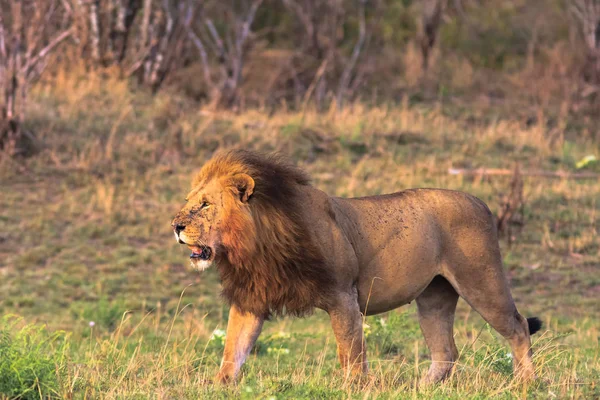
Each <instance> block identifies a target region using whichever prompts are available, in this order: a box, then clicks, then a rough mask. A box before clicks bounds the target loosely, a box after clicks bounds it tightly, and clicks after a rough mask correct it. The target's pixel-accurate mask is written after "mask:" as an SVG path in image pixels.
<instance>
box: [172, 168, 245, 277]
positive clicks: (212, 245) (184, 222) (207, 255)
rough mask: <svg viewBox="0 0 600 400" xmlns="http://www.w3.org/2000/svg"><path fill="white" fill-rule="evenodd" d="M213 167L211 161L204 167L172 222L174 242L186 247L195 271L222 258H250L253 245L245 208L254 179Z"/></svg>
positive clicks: (237, 172) (233, 171) (240, 173)
mask: <svg viewBox="0 0 600 400" xmlns="http://www.w3.org/2000/svg"><path fill="white" fill-rule="evenodd" d="M215 167H218V166H217V165H215V162H213V163H209V164H207V165H206V166H205V167H204V168H203V169H202V171H201V172H200V174H198V176H197V177H196V178H195V179H194V181H193V184H192V190H191V191H190V192H189V193H188V195H187V196H186V205H185V206H184V207H183V208H182V210H181V211H180V212H179V213H178V214H177V215H176V216H175V218H174V219H173V222H172V226H173V230H174V232H175V237H176V239H177V241H178V242H179V243H181V244H186V245H187V246H188V247H189V248H190V250H191V251H192V254H191V255H190V262H191V264H192V266H193V267H194V268H195V269H198V270H205V269H206V268H208V267H210V265H211V264H212V263H213V262H214V261H215V260H216V259H218V258H219V257H222V256H226V255H227V256H230V257H234V258H235V257H236V256H242V254H241V252H243V253H245V255H250V254H251V253H252V251H253V250H254V246H255V241H254V240H253V239H252V238H253V237H254V229H253V224H252V216H251V214H250V208H249V205H248V201H249V199H250V196H252V193H253V191H254V179H252V177H250V176H249V175H248V174H247V173H245V172H240V171H238V170H232V169H230V170H229V171H224V170H218V169H215ZM240 246H241V248H240ZM227 249H229V250H234V251H233V252H232V251H226V250H227ZM232 261H233V260H232Z"/></svg>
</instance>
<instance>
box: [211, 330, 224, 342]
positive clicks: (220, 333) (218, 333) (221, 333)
mask: <svg viewBox="0 0 600 400" xmlns="http://www.w3.org/2000/svg"><path fill="white" fill-rule="evenodd" d="M225 334H226V333H225V331H224V330H223V329H215V330H214V331H213V333H212V335H210V340H215V339H221V340H222V339H225Z"/></svg>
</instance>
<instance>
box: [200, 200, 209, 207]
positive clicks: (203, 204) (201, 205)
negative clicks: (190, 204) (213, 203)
mask: <svg viewBox="0 0 600 400" xmlns="http://www.w3.org/2000/svg"><path fill="white" fill-rule="evenodd" d="M209 205H210V204H208V202H206V201H203V202H202V204H200V208H206V207H208V206H209Z"/></svg>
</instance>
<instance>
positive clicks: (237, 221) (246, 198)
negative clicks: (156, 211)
mask: <svg viewBox="0 0 600 400" xmlns="http://www.w3.org/2000/svg"><path fill="white" fill-rule="evenodd" d="M308 183H309V179H308V177H307V176H306V175H305V174H304V172H302V171H301V170H299V169H298V168H296V167H294V166H292V165H290V164H287V163H286V162H284V161H282V160H281V159H279V158H278V157H275V156H268V157H267V156H263V155H260V154H257V153H252V152H248V151H244V150H234V151H230V152H225V153H219V154H217V155H215V156H214V157H213V158H212V159H211V160H210V161H209V162H208V163H206V164H205V165H204V167H202V169H201V170H200V173H199V174H198V175H197V176H196V177H195V178H194V180H193V182H192V189H191V191H190V192H189V193H188V195H187V197H186V200H187V203H186V205H185V206H184V207H183V209H182V210H181V211H180V212H179V213H178V214H177V215H176V216H175V218H174V219H173V222H172V226H173V230H174V232H175V237H176V239H177V241H178V242H179V243H181V244H186V245H187V246H188V247H189V248H190V249H191V250H192V254H191V256H190V259H191V263H192V266H193V267H194V268H196V269H198V270H204V269H206V268H208V267H209V266H211V265H212V264H213V263H214V264H216V265H217V267H218V270H219V274H220V275H221V282H222V284H223V294H224V295H225V297H226V298H227V299H228V300H229V301H230V303H235V304H236V305H238V306H239V307H240V308H241V309H242V310H245V311H250V312H254V313H255V314H264V315H269V314H271V313H272V312H275V313H281V312H283V310H284V309H285V310H286V311H287V312H288V313H294V314H301V313H304V312H308V311H310V309H311V308H312V306H313V305H314V302H315V300H316V299H317V297H318V296H316V295H315V294H314V293H315V292H318V291H323V289H326V288H327V287H328V285H329V284H330V282H331V280H330V279H329V277H328V275H329V274H328V273H327V272H326V268H325V267H324V265H323V257H322V255H321V253H320V251H319V250H318V248H317V247H316V246H315V245H314V243H312V241H311V240H310V238H309V235H308V234H307V232H306V227H305V224H304V222H303V217H302V213H301V204H299V201H298V199H297V198H298V188H299V187H303V186H307V185H308Z"/></svg>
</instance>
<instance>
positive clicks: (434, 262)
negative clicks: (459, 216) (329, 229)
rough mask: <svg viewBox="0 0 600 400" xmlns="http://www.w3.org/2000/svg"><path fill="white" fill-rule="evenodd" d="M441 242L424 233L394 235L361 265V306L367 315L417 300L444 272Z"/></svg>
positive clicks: (359, 290)
mask: <svg viewBox="0 0 600 400" xmlns="http://www.w3.org/2000/svg"><path fill="white" fill-rule="evenodd" d="M439 251H440V249H439V240H437V239H436V238H435V235H423V231H416V230H415V231H412V232H406V231H404V232H403V234H402V235H396V236H394V235H392V236H391V237H390V238H388V239H387V240H386V241H385V245H382V246H381V248H379V249H378V250H376V251H374V252H373V254H372V255H371V256H370V257H369V259H367V260H362V263H361V264H362V265H360V266H359V279H358V282H357V286H358V292H359V305H360V307H361V311H362V312H363V313H365V314H367V315H371V314H378V313H382V312H386V311H390V310H393V309H394V308H397V307H400V306H402V305H404V304H408V303H410V302H411V301H413V300H414V299H415V298H416V297H417V296H418V295H419V294H420V293H421V292H422V291H423V290H424V289H425V288H426V287H427V285H429V283H430V282H431V280H432V279H433V278H434V277H435V276H436V275H438V274H439V273H440V271H441V269H440V266H439Z"/></svg>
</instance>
